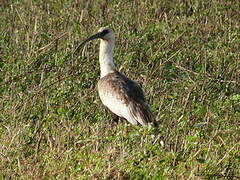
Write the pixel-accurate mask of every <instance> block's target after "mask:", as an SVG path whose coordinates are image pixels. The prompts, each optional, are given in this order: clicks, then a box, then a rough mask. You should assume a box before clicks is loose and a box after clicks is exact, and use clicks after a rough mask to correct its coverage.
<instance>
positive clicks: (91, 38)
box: [73, 32, 103, 54]
mask: <svg viewBox="0 0 240 180" xmlns="http://www.w3.org/2000/svg"><path fill="white" fill-rule="evenodd" d="M101 37H103V34H102V32H99V33H97V34H94V35H92V36H90V37H89V38H87V39H85V40H84V41H83V42H82V43H81V44H79V45H78V46H77V48H76V49H75V50H74V52H73V54H75V53H76V52H77V51H79V50H80V49H81V47H83V46H84V45H85V44H86V43H87V42H88V41H91V40H93V39H98V38H101Z"/></svg>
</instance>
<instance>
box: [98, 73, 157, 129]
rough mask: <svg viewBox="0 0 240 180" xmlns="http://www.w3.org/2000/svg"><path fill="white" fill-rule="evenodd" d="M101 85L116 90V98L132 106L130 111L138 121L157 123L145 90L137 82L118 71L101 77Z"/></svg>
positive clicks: (141, 122)
mask: <svg viewBox="0 0 240 180" xmlns="http://www.w3.org/2000/svg"><path fill="white" fill-rule="evenodd" d="M99 86H101V88H104V87H108V90H109V91H112V92H115V94H116V98H117V99H119V100H121V101H123V103H124V104H126V106H129V107H130V108H129V109H130V113H131V114H132V116H133V117H134V118H135V119H136V120H137V121H138V123H140V124H142V125H146V124H148V123H150V122H153V123H154V124H155V121H154V119H153V116H152V113H151V112H150V109H149V107H148V104H147V102H146V99H145V97H144V94H143V91H142V89H141V87H140V86H139V85H138V84H137V83H136V82H134V81H132V80H130V79H129V78H127V77H125V76H124V75H122V74H120V73H119V72H117V71H116V72H114V73H110V74H108V75H107V76H105V77H103V78H102V79H100V80H99ZM109 88H110V89H109Z"/></svg>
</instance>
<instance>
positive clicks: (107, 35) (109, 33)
mask: <svg viewBox="0 0 240 180" xmlns="http://www.w3.org/2000/svg"><path fill="white" fill-rule="evenodd" d="M94 39H102V40H104V41H109V42H114V40H115V35H114V31H113V30H112V29H110V28H108V27H101V28H100V29H99V30H98V33H96V34H94V35H92V36H90V37H89V38H87V39H85V40H84V41H83V42H82V43H81V44H80V45H79V46H78V47H77V49H76V50H75V51H77V50H79V49H80V48H81V47H82V46H84V45H85V44H86V43H87V42H89V41H91V40H94Z"/></svg>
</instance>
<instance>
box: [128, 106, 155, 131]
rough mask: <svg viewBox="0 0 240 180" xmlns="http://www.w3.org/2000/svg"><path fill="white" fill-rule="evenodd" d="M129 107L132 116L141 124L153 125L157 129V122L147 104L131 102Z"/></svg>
mask: <svg viewBox="0 0 240 180" xmlns="http://www.w3.org/2000/svg"><path fill="white" fill-rule="evenodd" d="M129 105H130V108H129V109H130V114H131V115H132V117H133V118H134V119H135V120H136V121H137V122H138V123H139V124H141V125H143V126H147V125H149V124H152V125H153V126H154V127H157V123H156V120H155V118H154V116H153V114H152V113H151V111H150V108H149V106H148V104H147V103H145V102H142V103H137V102H131V103H130V104H129Z"/></svg>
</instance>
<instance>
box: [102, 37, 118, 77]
mask: <svg viewBox="0 0 240 180" xmlns="http://www.w3.org/2000/svg"><path fill="white" fill-rule="evenodd" d="M114 43H115V41H114V39H112V40H103V39H101V43H100V52H99V62H100V69H101V78H102V77H104V76H106V75H107V74H109V73H113V72H114V71H115V65H114V63H113V50H114Z"/></svg>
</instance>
